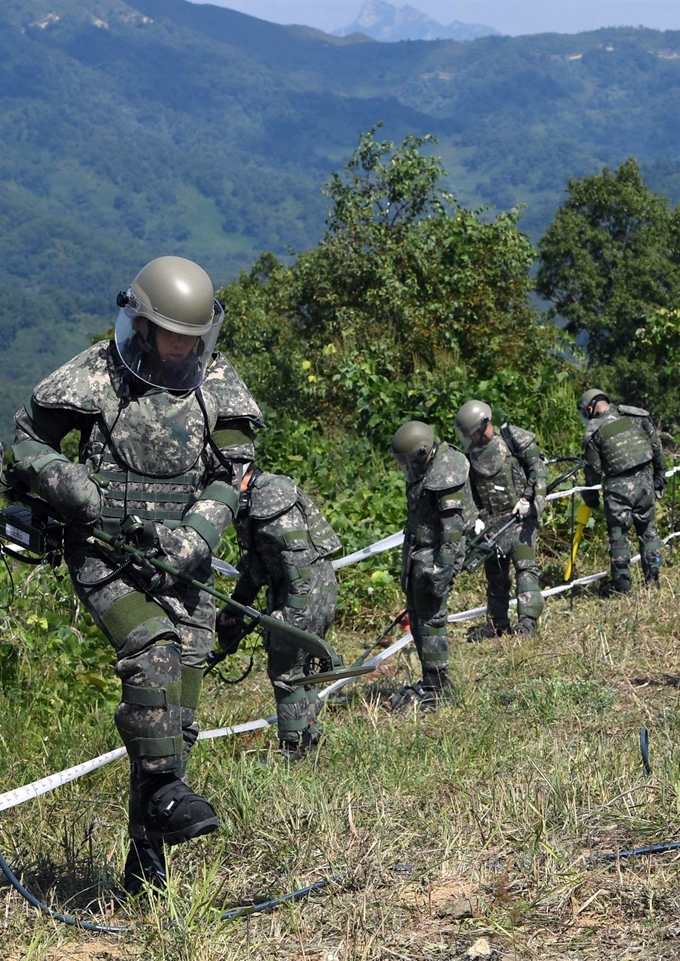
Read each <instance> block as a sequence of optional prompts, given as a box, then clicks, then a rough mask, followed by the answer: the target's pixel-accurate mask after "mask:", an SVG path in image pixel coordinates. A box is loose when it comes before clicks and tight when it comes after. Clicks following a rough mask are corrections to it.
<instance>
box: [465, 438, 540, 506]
mask: <svg viewBox="0 0 680 961" xmlns="http://www.w3.org/2000/svg"><path fill="white" fill-rule="evenodd" d="M468 457H469V458H470V464H471V466H472V474H473V477H472V484H473V487H474V489H475V492H476V494H477V496H478V498H479V501H480V503H481V505H482V508H483V509H484V510H485V511H486V512H487V513H488V514H489V515H491V516H493V515H495V514H506V513H508V512H509V511H511V510H512V509H513V507H514V506H515V504H516V503H517V501H518V499H519V498H520V497H521V496H522V494H523V492H524V489H525V487H526V476H525V474H524V471H523V469H522V466H521V465H520V463H519V461H518V460H517V458H516V457H514V456H513V455H512V452H511V451H510V448H509V447H508V445H507V444H506V442H505V440H504V439H503V437H502V436H501V435H500V434H497V433H494V435H493V437H492V438H491V440H490V441H489V443H488V444H486V446H484V447H471V448H470V450H469V451H468Z"/></svg>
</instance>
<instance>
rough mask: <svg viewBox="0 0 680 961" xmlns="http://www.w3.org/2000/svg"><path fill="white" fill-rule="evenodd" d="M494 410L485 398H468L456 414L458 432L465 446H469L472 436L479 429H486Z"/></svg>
mask: <svg viewBox="0 0 680 961" xmlns="http://www.w3.org/2000/svg"><path fill="white" fill-rule="evenodd" d="M492 413H493V411H492V410H491V408H490V407H489V405H488V404H485V403H484V401H483V400H468V401H466V403H464V404H463V406H462V407H461V408H460V410H459V411H458V413H457V414H456V432H457V433H458V436H459V437H460V439H461V441H462V443H463V446H464V447H469V445H470V438H471V437H472V435H473V434H474V433H476V432H477V431H478V430H485V428H486V425H487V424H488V423H489V422H490V420H491V416H492Z"/></svg>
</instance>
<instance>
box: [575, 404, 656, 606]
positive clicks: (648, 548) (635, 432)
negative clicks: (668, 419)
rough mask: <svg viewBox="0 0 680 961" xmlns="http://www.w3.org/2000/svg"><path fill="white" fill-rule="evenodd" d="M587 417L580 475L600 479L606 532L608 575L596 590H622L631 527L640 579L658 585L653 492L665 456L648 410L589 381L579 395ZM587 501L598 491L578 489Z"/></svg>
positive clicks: (590, 481)
mask: <svg viewBox="0 0 680 961" xmlns="http://www.w3.org/2000/svg"><path fill="white" fill-rule="evenodd" d="M578 407H579V412H580V413H581V416H582V417H583V418H584V420H585V421H586V423H587V426H586V431H585V435H584V437H583V449H584V459H585V481H586V484H587V485H588V486H593V485H597V484H599V483H600V481H602V492H603V500H604V512H605V518H606V521H607V532H608V535H609V559H610V580H609V581H608V582H606V583H605V584H604V585H603V588H602V593H603V594H605V595H607V594H612V593H616V594H627V593H628V592H629V591H630V588H631V582H630V541H629V539H628V532H629V531H630V529H631V527H635V532H636V534H637V536H638V541H639V544H640V557H641V560H642V570H643V573H644V578H645V583H646V584H647V585H648V586H650V587H658V586H659V568H660V567H661V541H660V540H659V535H658V532H657V530H656V526H655V515H656V510H655V503H654V501H655V498H660V497H662V496H663V492H664V489H665V487H666V476H665V472H666V458H665V456H664V453H663V447H662V445H661V441H660V439H659V435H658V434H657V432H656V428H655V427H654V423H653V422H652V419H651V415H650V413H649V411H646V410H643V409H642V408H641V407H629V406H628V405H627V404H618V405H616V404H612V403H611V401H610V399H609V396H608V395H607V394H606V393H605V392H604V391H602V390H599V389H598V388H596V387H592V388H590V389H589V390H587V391H585V393H584V394H583V395H582V397H581V399H580V400H579V404H578ZM582 496H583V500H584V502H585V503H586V504H587V506H588V507H591V508H596V507H597V506H598V504H599V501H600V495H599V492H598V491H583V495H582Z"/></svg>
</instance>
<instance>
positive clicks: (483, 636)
mask: <svg viewBox="0 0 680 961" xmlns="http://www.w3.org/2000/svg"><path fill="white" fill-rule="evenodd" d="M509 633H510V623H509V622H507V623H503V624H494V623H493V622H492V621H487V622H486V624H480V625H479V626H478V627H472V628H470V630H469V631H468V633H467V640H468V641H469V642H470V643H471V644H476V643H477V642H478V641H488V640H491V638H493V637H500V636H501V635H502V634H509Z"/></svg>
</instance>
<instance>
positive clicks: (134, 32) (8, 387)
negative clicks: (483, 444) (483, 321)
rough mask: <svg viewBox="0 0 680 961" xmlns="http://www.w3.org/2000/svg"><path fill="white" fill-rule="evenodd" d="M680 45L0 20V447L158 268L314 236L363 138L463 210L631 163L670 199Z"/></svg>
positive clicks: (177, 7)
mask: <svg viewBox="0 0 680 961" xmlns="http://www.w3.org/2000/svg"><path fill="white" fill-rule="evenodd" d="M679 102H680V33H672V34H671V33H665V34H661V33H656V32H654V31H648V30H642V29H640V30H633V29H621V30H602V31H598V32H596V33H591V34H584V35H578V36H557V35H543V36H532V37H524V38H522V37H520V38H505V37H489V38H483V39H480V40H476V41H474V42H470V43H455V42H449V41H441V42H413V43H410V42H409V43H400V44H378V43H372V42H368V41H362V42H352V41H351V38H348V39H340V38H334V37H329V36H326V35H324V34H321V33H319V32H318V31H313V30H307V29H305V28H299V27H298V28H289V27H281V26H278V25H274V24H268V23H265V22H263V21H260V20H256V19H254V18H250V17H247V16H244V15H242V14H238V13H235V12H233V11H229V10H226V9H222V8H217V7H211V6H201V5H194V4H189V3H187V2H185V0H135V2H134V3H124V2H122V0H92V2H91V3H88V5H87V7H85V6H84V5H83V4H82V3H80V2H78V0H7V2H5V3H4V4H3V5H2V7H1V9H0V137H1V138H2V144H3V149H2V152H1V154H0V225H1V227H2V231H1V234H0V291H1V293H2V307H1V308H0V325H1V331H2V342H3V347H4V351H3V355H2V359H1V360H0V375H1V376H2V388H1V390H0V418H1V420H0V424H1V426H0V436H1V437H2V438H3V439H7V436H8V434H9V432H10V426H9V421H10V415H11V412H12V411H13V409H14V408H15V407H16V406H17V405H18V404H19V403H20V401H21V400H22V399H23V398H24V396H25V395H26V393H27V392H28V391H29V390H30V387H31V386H32V385H33V383H34V382H35V381H36V380H37V379H38V378H39V377H40V376H42V375H43V374H45V373H46V372H47V371H48V370H50V369H52V368H53V367H54V366H55V365H56V364H58V363H59V362H61V361H63V360H65V359H66V358H67V357H68V356H70V355H72V354H73V353H74V352H75V351H76V350H77V349H79V348H81V347H84V346H85V345H86V344H87V338H88V337H89V336H90V335H92V334H94V333H98V332H102V331H103V330H105V329H106V328H107V327H108V326H109V324H110V322H111V319H112V316H113V302H114V298H115V294H116V292H117V290H118V289H120V288H121V287H122V286H125V285H126V284H127V283H129V281H130V280H131V278H132V276H133V275H134V272H135V271H136V269H137V268H138V267H139V266H140V265H141V264H142V263H144V262H145V261H146V260H147V259H150V258H151V257H153V256H155V255H157V254H160V253H168V252H173V253H179V254H184V255H187V256H190V257H193V258H195V259H197V260H199V261H200V262H201V263H203V264H205V265H206V267H207V268H208V269H209V270H210V271H211V274H212V276H213V279H214V281H215V283H216V284H218V285H219V284H222V283H225V282H227V281H229V280H230V279H232V278H233V277H234V276H235V275H236V274H237V272H238V269H239V268H241V267H245V266H248V265H249V264H251V263H252V262H253V261H254V260H255V259H256V257H257V256H258V254H259V253H260V252H261V251H262V250H267V249H270V250H273V251H274V252H275V253H276V254H278V255H279V256H281V255H283V256H285V254H286V252H287V251H289V250H290V249H291V248H292V249H293V250H294V251H296V252H299V251H301V250H305V249H307V248H308V247H310V246H312V245H313V244H315V243H316V242H317V241H318V240H319V238H320V237H321V235H322V232H323V229H324V216H325V206H326V201H325V199H324V197H323V195H322V193H321V188H322V185H323V184H324V182H325V181H326V180H327V179H328V177H329V176H330V174H331V172H332V171H334V170H339V169H341V167H342V164H343V163H344V161H345V160H346V158H347V157H348V156H349V155H350V153H351V151H352V149H353V148H354V146H355V145H356V142H357V138H358V136H359V134H360V133H361V132H365V131H367V130H368V129H370V128H371V127H372V126H373V125H374V124H375V123H376V122H377V121H379V120H383V121H384V124H385V128H384V129H385V133H386V134H387V135H388V136H389V137H390V138H392V139H394V140H396V141H398V140H400V139H401V138H403V137H404V136H406V135H407V134H409V133H412V134H414V135H416V136H422V135H425V134H428V133H432V134H434V135H435V136H436V137H437V138H438V141H439V143H438V145H434V144H433V145H432V146H431V147H430V150H432V151H434V152H436V153H438V154H441V156H442V158H443V166H444V168H445V169H446V170H447V171H448V177H449V183H448V186H449V187H450V189H451V190H452V192H453V193H454V194H455V196H456V197H457V198H458V199H459V200H460V201H461V202H462V203H464V204H466V205H467V206H469V207H472V208H474V207H475V206H478V205H482V204H485V203H492V204H495V205H496V207H497V208H499V209H501V210H503V209H508V208H510V207H511V206H512V205H514V204H515V203H518V202H526V203H527V209H526V211H525V213H524V215H523V221H522V226H523V228H524V229H525V230H527V231H528V232H529V233H530V234H531V236H532V237H533V239H534V240H537V239H538V237H539V236H540V234H541V233H542V232H543V230H544V228H545V227H546V226H547V225H548V223H549V221H550V219H551V218H552V216H553V214H554V212H555V210H556V208H557V206H558V204H559V202H560V200H561V198H562V196H563V191H564V188H565V184H566V180H567V178H568V177H569V176H579V175H583V174H592V173H596V172H598V171H599V170H600V169H601V167H602V165H603V164H605V163H608V164H618V163H620V162H622V161H623V160H624V159H625V158H626V156H628V155H634V156H635V157H636V158H637V159H638V161H639V162H640V164H641V166H642V170H643V174H644V176H645V179H646V182H647V183H648V184H649V186H650V187H651V188H652V189H654V190H657V191H660V192H662V193H666V194H668V195H669V196H671V198H672V199H673V200H674V201H675V202H677V200H678V199H679V198H680V161H679V159H678V158H679V157H680V125H679V124H678V123H677V117H678V106H679Z"/></svg>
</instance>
